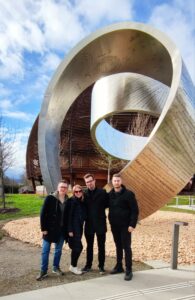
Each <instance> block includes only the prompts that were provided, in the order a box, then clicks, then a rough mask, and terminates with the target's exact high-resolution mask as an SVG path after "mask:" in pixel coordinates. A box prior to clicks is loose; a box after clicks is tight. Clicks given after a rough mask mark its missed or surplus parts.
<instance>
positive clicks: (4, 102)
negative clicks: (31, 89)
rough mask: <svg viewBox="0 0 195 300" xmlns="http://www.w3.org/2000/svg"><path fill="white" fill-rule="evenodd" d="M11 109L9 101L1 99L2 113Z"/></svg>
mask: <svg viewBox="0 0 195 300" xmlns="http://www.w3.org/2000/svg"><path fill="white" fill-rule="evenodd" d="M11 107H12V103H11V101H10V100H7V99H3V100H1V101H0V108H1V109H2V110H3V111H4V110H7V109H10V108H11Z"/></svg>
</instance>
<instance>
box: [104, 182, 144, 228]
mask: <svg viewBox="0 0 195 300" xmlns="http://www.w3.org/2000/svg"><path fill="white" fill-rule="evenodd" d="M138 215H139V208H138V205H137V201H136V198H135V194H134V193H133V192H131V191H130V190H128V189H126V187H125V186H122V190H121V191H120V192H119V193H115V191H114V189H112V190H111V191H110V193H109V216H108V218H109V221H110V224H111V226H114V227H129V226H132V227H134V228H135V227H136V224H137V220H138Z"/></svg>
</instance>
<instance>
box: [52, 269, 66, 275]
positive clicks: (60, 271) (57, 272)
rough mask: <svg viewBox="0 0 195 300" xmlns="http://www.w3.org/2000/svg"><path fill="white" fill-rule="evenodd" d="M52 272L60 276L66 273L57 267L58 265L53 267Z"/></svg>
mask: <svg viewBox="0 0 195 300" xmlns="http://www.w3.org/2000/svg"><path fill="white" fill-rule="evenodd" d="M52 273H54V274H56V275H58V276H63V275H64V272H63V271H62V270H61V269H60V268H56V267H53V270H52Z"/></svg>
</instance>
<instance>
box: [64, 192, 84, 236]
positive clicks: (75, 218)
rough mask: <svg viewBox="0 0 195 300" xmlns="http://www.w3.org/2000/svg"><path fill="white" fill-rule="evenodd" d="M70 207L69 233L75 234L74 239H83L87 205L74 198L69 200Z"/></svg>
mask: <svg viewBox="0 0 195 300" xmlns="http://www.w3.org/2000/svg"><path fill="white" fill-rule="evenodd" d="M68 207H69V208H68V211H69V213H68V232H73V234H74V237H75V236H79V237H81V236H82V233H83V224H84V221H85V219H86V206H85V203H84V202H82V201H81V200H79V199H78V198H77V197H74V196H73V197H71V198H70V199H68Z"/></svg>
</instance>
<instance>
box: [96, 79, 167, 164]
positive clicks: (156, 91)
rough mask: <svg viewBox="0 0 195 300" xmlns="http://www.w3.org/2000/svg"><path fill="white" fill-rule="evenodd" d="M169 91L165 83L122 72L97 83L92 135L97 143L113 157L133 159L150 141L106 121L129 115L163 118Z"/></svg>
mask: <svg viewBox="0 0 195 300" xmlns="http://www.w3.org/2000/svg"><path fill="white" fill-rule="evenodd" d="M169 90H170V88H169V87H167V86H166V85H164V84H163V83H161V82H159V81H157V80H154V79H152V78H149V77H147V76H144V75H140V74H135V73H119V74H114V75H109V76H106V77H103V78H101V79H100V80H97V81H96V83H95V85H94V87H93V90H92V101H91V135H92V139H93V141H94V143H95V144H96V145H97V146H99V147H100V148H101V149H103V150H104V152H106V153H107V154H109V155H111V156H113V157H116V158H121V159H124V160H128V161H131V160H133V159H134V158H135V157H136V156H137V155H138V153H139V152H140V151H141V150H142V149H143V148H144V146H145V145H146V143H147V140H148V138H147V137H142V136H135V135H130V134H128V133H123V132H120V131H118V130H116V129H115V128H113V127H112V126H110V125H109V124H108V123H107V122H106V121H105V120H104V119H105V118H106V117H108V116H112V115H115V114H117V113H125V112H142V113H147V114H150V115H154V116H159V115H160V114H161V112H162V110H163V107H164V104H165V102H166V99H167V97H168V93H169ZM102 103H104V105H102Z"/></svg>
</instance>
